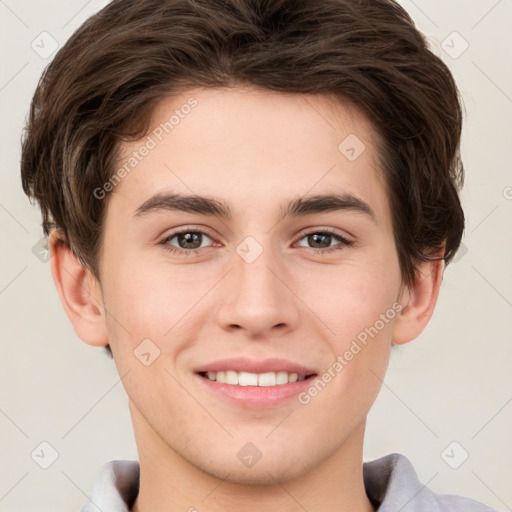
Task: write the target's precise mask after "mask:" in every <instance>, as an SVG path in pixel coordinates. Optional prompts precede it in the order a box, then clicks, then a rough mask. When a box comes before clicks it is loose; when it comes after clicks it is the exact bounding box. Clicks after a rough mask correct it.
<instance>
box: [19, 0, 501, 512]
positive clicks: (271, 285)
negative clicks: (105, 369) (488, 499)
mask: <svg viewBox="0 0 512 512" xmlns="http://www.w3.org/2000/svg"><path fill="white" fill-rule="evenodd" d="M461 119H462V116H461V107H460V103H459V97H458V92H457V88H456V86H455V83H454V81H453V78H452V76H451V75H450V73H449V71H448V69H447V68H446V66H445V65H444V64H443V63H442V62H441V60H440V59H438V58H437V57H435V56H434V55H433V54H432V53H431V52H430V51H429V50H428V49H427V46H426V43H425V40H424V39H423V37H422V35H421V34H420V33H419V32H418V31H417V30H416V29H415V27H414V24H413V22H412V21H411V19H410V18H409V17H408V15H407V14H406V13H405V12H404V11H403V9H401V8H400V7H399V6H398V5H397V4H395V3H394V2H393V1H391V0H361V1H358V2H352V1H350V0H318V1H314V2H313V1H311V0H228V1H226V0H165V1H162V0H142V1H141V0H115V1H114V2H112V3H111V4H110V5H108V6H107V7H106V8H105V9H104V10H102V11H101V12H100V13H98V14H96V15H95V16H93V17H92V18H91V19H89V20H88V21H87V22H86V23H85V24H84V25H83V26H82V27H81V28H80V29H79V30H78V31H77V32H76V33H75V34H74V35H73V36H72V37H71V39H70V40H69V41H68V42H67V44H66V45H65V46H64V47H63V48H62V50H61V51H60V52H59V53H58V55H57V56H56V58H55V59H54V61H53V62H52V64H51V65H50V66H49V68H48V69H47V71H46V72H45V74H44V76H43V78H42V80H41V83H40V84H39V86H38V89H37V91H36V94H35V97H34V100H33V105H32V109H31V115H30V119H29V123H28V128H27V134H26V137H25V140H24V146H23V157H22V179H23V187H24V190H25V192H26V193H27V194H28V195H29V196H30V197H33V198H35V199H36V200H37V201H38V202H39V204H40V207H41V210H42V214H43V227H44V230H45V233H46V234H48V235H49V243H50V248H51V254H52V260H51V268H52V273H53V277H54V280H55V284H56V286H57V290H58V292H59V295H60V298H61V300H62V304H63V306H64V309H65V311H66V313H67V315H68V317H69V318H70V320H71V322H72V324H73V327H74V329H75V331H76V333H77V335H78V336H79V337H80V338H81V339H82V340H83V341H84V342H85V343H88V344H90V345H93V346H101V347H106V348H107V350H108V351H109V353H111V354H112V355H113V358H114V361H115V364H116V366H117V369H118V372H119V375H120V376H121V377H122V382H123V385H124V387H125V389H126V392H127V394H128V397H129V407H130V413H131V416H132V420H133V428H134V432H135V438H136V442H137V447H138V452H139V459H140V461H139V462H130V461H113V462H111V463H108V464H106V465H105V467H104V468H103V469H102V470H101V472H100V474H99V475H98V479H97V481H96V482H95V484H94V488H93V492H92V496H91V500H90V502H89V503H88V504H87V505H86V506H85V507H84V509H83V511H84V512H90V511H93V510H103V511H105V512H106V511H109V512H121V511H122V512H126V511H128V510H132V511H136V512H157V511H194V510H199V511H201V512H205V511H237V512H238V511H247V512H249V511H256V510H258V511H260V510H266V511H268V512H272V511H275V510H280V511H292V510H307V511H309V512H314V511H320V510H322V511H325V510H328V511H338V512H348V511H355V510H357V511H361V512H362V511H368V512H370V511H374V510H379V511H381V512H391V511H393V512H396V511H397V510H408V511H413V510H414V511H427V510H428V511H434V510H439V511H441V510H443V511H447V510H464V511H466V512H471V511H489V510H491V509H489V508H488V507H486V506H484V505H481V504H479V503H477V502H474V501H472V500H469V499H466V498H462V497H458V496H452V495H445V496H441V495H436V494H434V493H433V492H431V491H429V490H428V489H425V488H424V486H423V485H422V484H421V483H420V482H419V481H418V479H417V476H416V474H415V472H414V469H413V468H412V466H411V464H410V463H409V461H408V460H407V459H406V457H405V456H403V455H399V454H392V455H389V456H387V457H384V458H382V459H379V460H377V461H374V462H370V463H365V464H364V465H363V462H362V449H363V438H364V430H365V420H366V416H367V414H368V411H369V409H370V407H371V405H372V403H373V402H374V400H375V398H376V396H377V394H378V392H379V388H380V385H381V380H382V379H383V377H384V374H385V371H386V367H387V364H388V359H389V355H390V350H391V347H392V345H393V344H395V345H397V344H403V343H407V342H409V341H411V340H413V339H415V338H416V337H417V336H418V335H419V334H420V333H421V332H422V330H423V329H424V328H425V326H426V324H427V323H428V321H429V319H430V317H431V315H432V312H433V309H434V306H435V303H436V299H437V296H438V292H439V287H440V284H441V280H442V274H443V270H444V265H445V264H446V263H448V262H449V261H450V260H451V258H452V257H453V255H454V254H455V252H456V250H457V248H458V245H459V243H460V239H461V236H462V232H463V228H464V216H463V213H462V210H461V206H460V202H459V198H458V194H457V190H458V187H459V186H460V185H461V184H462V178H463V168H462V163H461V161H460V158H459V141H460V133H461V122H462V121H461Z"/></svg>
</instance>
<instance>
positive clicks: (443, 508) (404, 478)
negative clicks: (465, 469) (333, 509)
mask: <svg viewBox="0 0 512 512" xmlns="http://www.w3.org/2000/svg"><path fill="white" fill-rule="evenodd" d="M363 476H364V484H365V489H366V493H367V495H368V497H369V499H370V501H371V502H372V504H373V505H374V507H376V510H377V511H378V512H396V511H397V510H403V512H461V511H464V512H496V511H495V510H494V509H492V508H490V507H488V506H487V505H484V504H482V503H479V502H477V501H474V500H472V499H470V498H465V497H463V496H457V495H455V494H436V493H434V492H433V491H431V490H430V489H428V487H427V486H426V485H425V484H422V483H421V482H420V481H419V480H418V476H417V474H416V471H415V470H414V467H413V466H412V464H411V462H410V461H409V459H407V457H405V456H404V455H402V454H400V453H392V454H390V455H386V456H385V457H381V458H380V459H377V460H374V461H371V462H365V463H364V464H363Z"/></svg>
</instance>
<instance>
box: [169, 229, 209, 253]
mask: <svg viewBox="0 0 512 512" xmlns="http://www.w3.org/2000/svg"><path fill="white" fill-rule="evenodd" d="M205 239H207V241H208V240H209V241H210V242H212V241H213V240H212V239H211V238H210V237H209V236H208V235H207V234H206V233H204V232H203V231H198V230H191V229H188V230H183V231H179V232H176V233H172V234H170V235H169V236H167V237H166V238H164V239H163V240H162V241H161V242H160V244H162V245H163V246H164V248H165V249H166V250H168V251H171V252H178V253H189V254H190V253H192V254H193V253H194V252H196V251H198V250H199V249H203V248H204V247H207V246H208V245H203V242H205Z"/></svg>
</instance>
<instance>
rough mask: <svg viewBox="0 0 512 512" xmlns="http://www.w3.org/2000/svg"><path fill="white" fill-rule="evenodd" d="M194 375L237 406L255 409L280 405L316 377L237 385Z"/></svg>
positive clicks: (303, 388) (302, 389)
mask: <svg viewBox="0 0 512 512" xmlns="http://www.w3.org/2000/svg"><path fill="white" fill-rule="evenodd" d="M196 376H197V378H198V379H199V380H200V381H201V382H203V384H204V385H205V386H207V387H208V389H210V390H211V391H213V392H214V393H217V394H218V395H220V396H222V397H224V398H226V399H227V400H229V401H231V402H232V403H235V404H236V405H238V406H239V407H243V408H256V409H262V408H266V407H273V406H277V405H281V404H282V403H283V402H285V401H287V400H289V399H290V398H292V397H295V396H297V395H298V394H299V393H301V392H302V391H304V390H305V389H307V388H308V387H309V386H311V384H312V383H313V381H314V380H315V377H316V375H313V376H311V377H309V378H307V379H304V380H302V381H300V382H299V381H297V382H289V383H288V384H279V385H277V386H238V385H234V384H222V383H219V382H217V381H216V380H210V379H208V378H207V377H202V376H201V375H199V374H196Z"/></svg>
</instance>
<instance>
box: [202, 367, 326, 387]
mask: <svg viewBox="0 0 512 512" xmlns="http://www.w3.org/2000/svg"><path fill="white" fill-rule="evenodd" d="M199 375H200V376H201V377H203V378H205V379H209V380H211V381H216V382H218V383H219V384H230V385H234V386H253V387H273V386H282V385H285V384H291V383H294V382H302V381H303V380H307V379H310V378H313V377H315V376H316V373H312V374H309V375H306V374H298V373H294V372H287V371H278V372H266V373H251V372H237V371H234V370H225V371H218V372H199Z"/></svg>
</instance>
